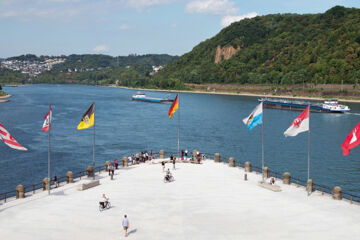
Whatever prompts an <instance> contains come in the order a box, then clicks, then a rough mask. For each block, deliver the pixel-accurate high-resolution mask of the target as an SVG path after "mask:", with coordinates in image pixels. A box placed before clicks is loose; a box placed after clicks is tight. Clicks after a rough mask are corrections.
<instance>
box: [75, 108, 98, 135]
mask: <svg viewBox="0 0 360 240" xmlns="http://www.w3.org/2000/svg"><path fill="white" fill-rule="evenodd" d="M94 122H95V103H93V104H91V106H90V107H89V109H88V110H87V111H86V112H85V113H84V115H83V116H82V118H81V122H80V123H79V125H78V126H77V129H78V130H80V129H86V128H89V127H91V126H92V125H94Z"/></svg>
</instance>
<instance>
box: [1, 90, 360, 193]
mask: <svg viewBox="0 0 360 240" xmlns="http://www.w3.org/2000/svg"><path fill="white" fill-rule="evenodd" d="M4 91H6V92H7V93H9V94H12V95H13V96H12V97H11V98H10V102H7V103H0V123H1V124H3V125H4V126H5V128H7V130H8V131H9V132H10V133H11V134H12V135H13V136H14V137H15V139H16V140H17V141H18V142H19V143H20V144H22V145H23V146H25V147H27V148H28V149H29V150H28V151H17V150H13V149H11V148H9V147H7V146H6V145H5V144H3V143H1V144H0V193H2V192H5V191H11V190H14V189H15V187H16V186H17V185H18V184H23V185H31V184H33V183H38V182H41V180H42V179H43V178H44V177H46V176H47V154H48V136H47V133H44V132H42V130H41V128H42V124H43V118H44V115H45V114H46V113H47V111H48V104H49V103H51V104H52V108H53V122H52V129H51V159H52V161H51V164H52V167H51V169H52V170H51V172H52V175H53V174H54V173H56V174H57V176H64V175H65V173H66V172H67V171H69V170H70V171H73V172H77V171H80V170H83V169H84V168H85V167H86V166H89V165H91V164H92V141H93V138H92V136H93V129H92V128H90V129H85V130H77V129H76V127H77V125H78V124H79V122H80V120H81V116H82V115H83V113H84V112H85V111H86V110H87V109H88V107H89V106H90V105H91V103H92V102H95V103H96V106H95V122H96V165H97V166H99V165H103V164H104V163H105V161H108V160H111V161H112V160H113V159H114V158H118V159H121V158H122V157H123V156H127V155H129V154H132V153H135V152H139V151H143V150H147V151H150V150H154V151H155V152H158V151H159V150H160V149H163V150H165V151H173V152H176V151H177V142H178V140H177V126H178V125H177V124H178V117H179V113H180V117H181V118H180V130H181V131H180V135H181V137H180V143H181V144H180V146H181V148H182V149H189V150H193V149H199V150H200V151H202V152H208V153H215V152H219V153H220V154H221V155H222V156H226V157H235V159H236V160H240V161H241V162H242V163H243V162H245V161H250V162H252V164H253V165H256V166H261V126H258V127H256V128H254V129H253V130H251V131H248V130H247V128H246V126H245V125H244V124H243V123H242V119H243V118H244V117H246V116H248V115H249V114H250V112H251V111H252V110H253V109H254V108H255V106H256V105H257V104H258V103H257V98H256V97H244V96H230V95H211V94H195V93H182V94H181V97H180V108H179V110H178V111H177V112H176V113H175V114H174V117H173V118H172V119H169V118H168V110H169V107H170V105H168V104H153V103H144V102H135V101H132V100H131V96H132V95H133V94H134V93H135V92H136V91H135V90H128V89H121V88H111V87H98V86H82V85H25V86H20V87H6V86H5V87H4ZM146 94H147V95H148V96H152V97H165V95H166V93H164V92H155V91H154V92H152V91H146ZM170 96H171V97H172V98H173V97H175V94H174V93H170ZM347 105H349V107H350V108H351V112H352V113H351V114H324V113H312V114H311V117H310V119H311V120H310V125H311V168H310V169H311V173H310V176H311V178H312V179H313V180H314V182H315V183H316V184H324V185H327V186H329V187H331V188H332V187H334V186H336V185H339V186H341V187H342V189H343V191H345V192H349V193H352V194H356V195H358V196H359V195H360V185H359V182H360V174H359V171H360V147H358V148H355V149H353V150H351V152H350V155H348V156H346V157H343V156H342V150H341V143H342V142H343V141H344V139H345V137H346V136H347V135H348V133H349V132H350V131H351V130H352V129H353V128H354V127H355V125H356V124H357V123H358V122H359V119H360V117H359V113H360V104H356V103H349V104H347ZM299 114H300V112H296V111H287V110H275V109H265V110H264V142H265V147H264V151H265V166H268V167H269V168H270V170H274V171H277V172H279V173H283V172H285V171H288V172H290V173H291V174H292V176H296V177H300V178H301V179H305V180H306V179H307V156H308V154H307V151H308V147H307V146H308V134H307V133H301V134H299V135H298V136H296V137H288V138H285V137H284V135H283V132H284V131H285V130H286V129H287V128H288V127H289V126H290V124H291V122H292V121H293V120H294V118H296V116H297V115H299ZM239 177H241V178H242V177H243V176H239ZM139 181H141V176H139Z"/></svg>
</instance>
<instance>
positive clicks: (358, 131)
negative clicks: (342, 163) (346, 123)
mask: <svg viewBox="0 0 360 240" xmlns="http://www.w3.org/2000/svg"><path fill="white" fill-rule="evenodd" d="M359 143H360V122H359V123H358V124H357V125H356V126H355V128H354V129H353V130H352V131H351V132H350V133H349V135H347V137H346V138H345V141H344V142H343V144H341V148H342V150H343V155H344V156H346V155H348V154H349V150H350V149H352V148H354V147H356V146H357V145H359Z"/></svg>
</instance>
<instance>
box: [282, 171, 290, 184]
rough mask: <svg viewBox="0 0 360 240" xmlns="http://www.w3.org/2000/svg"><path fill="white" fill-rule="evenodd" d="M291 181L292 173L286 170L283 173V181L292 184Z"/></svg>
mask: <svg viewBox="0 0 360 240" xmlns="http://www.w3.org/2000/svg"><path fill="white" fill-rule="evenodd" d="M290 182H291V174H290V173H289V172H284V174H283V183H284V184H290Z"/></svg>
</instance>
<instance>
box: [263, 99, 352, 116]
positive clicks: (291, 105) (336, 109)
mask: <svg viewBox="0 0 360 240" xmlns="http://www.w3.org/2000/svg"><path fill="white" fill-rule="evenodd" d="M258 101H259V102H262V103H263V104H264V107H265V108H275V109H285V110H295V111H301V110H304V109H305V108H307V106H309V105H310V111H311V112H321V113H346V112H350V108H349V107H348V106H346V105H342V104H339V103H338V101H337V100H336V99H331V100H326V101H324V103H312V102H306V101H299V100H288V99H279V98H261V99H259V100H258Z"/></svg>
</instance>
